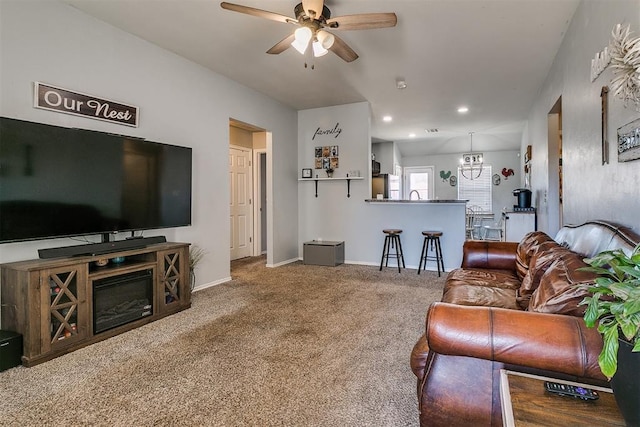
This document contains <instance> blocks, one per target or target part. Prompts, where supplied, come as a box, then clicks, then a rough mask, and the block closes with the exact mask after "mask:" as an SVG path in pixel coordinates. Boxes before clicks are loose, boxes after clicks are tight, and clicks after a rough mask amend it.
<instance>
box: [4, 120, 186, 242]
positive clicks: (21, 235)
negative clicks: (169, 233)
mask: <svg viewBox="0 0 640 427" xmlns="http://www.w3.org/2000/svg"><path fill="white" fill-rule="evenodd" d="M191 154H192V150H191V148H188V147H179V146H175V145H169V144H162V143H157V142H150V141H146V140H141V139H137V138H133V137H127V136H121V135H112V134H107V133H103V132H96V131H90V130H82V129H71V128H64V127H59V126H51V125H45V124H41V123H33V122H28V121H23V120H16V119H10V118H4V117H0V243H6V242H16V241H25V240H36V239H47V238H56V237H68V236H80V235H88V234H102V235H103V236H104V235H107V234H108V233H112V232H117V231H118V232H119V231H137V230H148V229H158V228H168V227H180V226H186V225H191Z"/></svg>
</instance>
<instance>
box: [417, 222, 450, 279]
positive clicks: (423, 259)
mask: <svg viewBox="0 0 640 427" xmlns="http://www.w3.org/2000/svg"><path fill="white" fill-rule="evenodd" d="M422 235H423V236H424V242H423V243H422V252H421V254H420V263H419V264H418V274H420V270H421V269H422V270H424V269H426V267H427V261H435V262H436V267H437V268H438V277H440V270H442V272H443V273H444V260H443V258H442V246H440V236H441V235H442V233H441V232H435V233H434V232H424V231H423V232H422ZM429 250H431V251H432V252H434V253H435V254H434V255H429Z"/></svg>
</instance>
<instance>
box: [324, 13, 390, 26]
mask: <svg viewBox="0 0 640 427" xmlns="http://www.w3.org/2000/svg"><path fill="white" fill-rule="evenodd" d="M397 23H398V17H397V16H396V14H395V13H361V14H358V15H345V16H337V17H335V18H332V19H329V20H328V21H327V26H328V27H330V28H332V29H335V30H371V29H374V28H386V27H395V26H396V24H397Z"/></svg>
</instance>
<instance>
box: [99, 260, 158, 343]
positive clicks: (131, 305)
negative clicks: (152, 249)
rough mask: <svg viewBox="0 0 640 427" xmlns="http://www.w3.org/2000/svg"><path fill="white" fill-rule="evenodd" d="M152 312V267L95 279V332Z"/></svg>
mask: <svg viewBox="0 0 640 427" xmlns="http://www.w3.org/2000/svg"><path fill="white" fill-rule="evenodd" d="M152 314H153V270H152V269H147V270H143V271H136V272H133V273H128V274H123V275H120V276H114V277H108V278H105V279H99V280H95V281H94V282H93V333H94V334H99V333H101V332H104V331H108V330H109V329H113V328H115V327H117V326H120V325H124V324H126V323H130V322H133V321H136V320H138V319H141V318H143V317H146V316H151V315H152Z"/></svg>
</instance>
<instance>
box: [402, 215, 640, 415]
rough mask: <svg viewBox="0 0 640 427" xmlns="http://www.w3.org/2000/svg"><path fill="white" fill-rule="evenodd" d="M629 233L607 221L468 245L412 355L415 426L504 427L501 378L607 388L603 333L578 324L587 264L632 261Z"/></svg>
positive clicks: (430, 312)
mask: <svg viewBox="0 0 640 427" xmlns="http://www.w3.org/2000/svg"><path fill="white" fill-rule="evenodd" d="M639 242H640V236H638V235H637V234H635V233H634V232H633V231H631V230H629V229H627V228H624V227H620V226H618V225H616V224H612V223H608V222H604V221H591V222H588V223H585V224H582V225H579V226H565V227H563V228H562V229H561V230H560V231H559V232H558V234H557V235H556V237H555V239H552V238H551V237H549V236H547V235H546V234H544V233H542V232H532V233H529V234H528V235H527V236H525V237H524V239H523V240H522V241H521V242H520V243H510V242H487V241H467V242H465V244H464V248H463V260H462V266H461V267H460V268H459V269H455V270H453V271H451V272H450V273H449V274H448V276H447V280H446V284H445V288H444V291H443V297H442V301H441V302H438V303H435V304H433V305H432V306H431V307H429V310H428V313H427V321H426V332H425V334H424V335H422V337H421V338H420V339H419V340H418V342H417V343H416V345H415V346H414V349H413V352H412V354H411V368H412V370H413V372H414V374H415V375H416V377H417V380H418V381H417V392H418V405H419V413H420V425H422V426H444V425H446V426H456V425H465V426H467V425H474V426H501V425H502V408H501V403H500V387H499V384H500V380H499V376H500V370H501V369H509V370H514V371H519V372H527V373H534V374H539V375H544V376H548V377H552V378H561V379H567V380H573V381H579V382H583V383H588V384H594V385H606V384H607V382H606V378H605V377H604V376H603V375H602V373H601V372H600V368H599V366H598V355H599V353H600V350H601V348H602V338H601V337H600V334H599V333H598V332H597V331H596V330H595V329H591V328H587V327H586V326H585V324H584V321H583V320H582V314H583V312H584V309H585V307H584V306H579V305H578V304H579V302H580V301H582V299H583V298H584V296H585V291H584V290H583V289H581V288H580V287H579V285H580V284H584V283H590V282H592V281H593V280H594V278H595V276H594V274H593V273H589V272H584V271H580V270H579V268H580V267H584V266H586V264H585V263H584V261H583V259H584V258H585V257H590V256H593V255H595V254H597V253H599V252H601V251H603V250H607V249H615V248H623V249H624V250H625V251H628V252H630V251H631V250H633V248H634V247H635V245H637V244H638V243H639Z"/></svg>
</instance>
